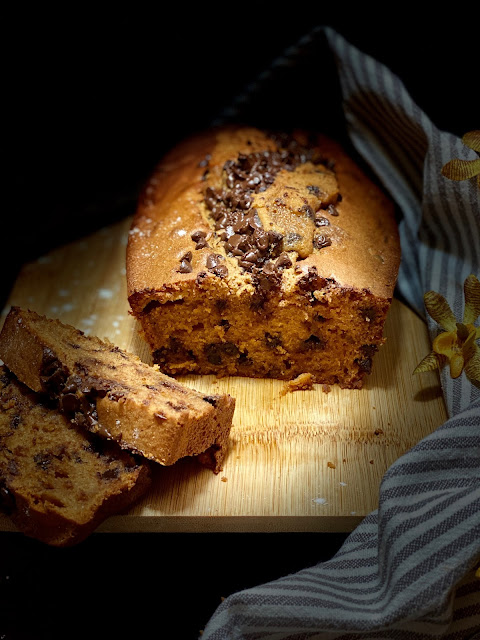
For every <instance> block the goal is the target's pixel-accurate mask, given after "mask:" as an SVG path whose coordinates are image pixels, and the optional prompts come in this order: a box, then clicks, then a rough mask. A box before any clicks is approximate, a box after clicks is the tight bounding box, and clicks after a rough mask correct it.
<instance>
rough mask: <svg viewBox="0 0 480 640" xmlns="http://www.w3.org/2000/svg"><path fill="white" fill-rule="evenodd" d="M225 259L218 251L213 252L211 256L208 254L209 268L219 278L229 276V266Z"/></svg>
mask: <svg viewBox="0 0 480 640" xmlns="http://www.w3.org/2000/svg"><path fill="white" fill-rule="evenodd" d="M222 261H223V262H222ZM224 261H225V258H224V257H223V256H222V255H220V254H218V253H211V254H210V255H209V256H207V260H206V265H207V269H208V270H209V271H211V272H212V273H214V274H215V275H216V276H218V277H219V278H225V277H226V276H228V268H227V265H226V264H224Z"/></svg>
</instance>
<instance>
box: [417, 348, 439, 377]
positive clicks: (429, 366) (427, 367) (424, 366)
mask: <svg viewBox="0 0 480 640" xmlns="http://www.w3.org/2000/svg"><path fill="white" fill-rule="evenodd" d="M441 359H442V356H438V355H437V354H436V353H435V352H434V351H430V353H429V354H428V356H425V358H424V359H423V360H422V361H421V362H420V363H419V364H418V365H417V366H416V368H415V370H414V372H413V374H414V375H415V374H416V373H424V372H425V371H434V370H435V369H439V368H440V365H441V364H442V362H441Z"/></svg>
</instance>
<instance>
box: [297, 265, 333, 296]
mask: <svg viewBox="0 0 480 640" xmlns="http://www.w3.org/2000/svg"><path fill="white" fill-rule="evenodd" d="M326 284H327V281H326V280H325V278H322V277H321V276H319V275H318V271H317V267H309V268H308V271H307V273H306V274H305V275H303V276H302V277H301V278H300V280H299V281H298V288H299V289H301V290H302V291H316V290H318V289H321V288H322V287H324V286H325V285H326Z"/></svg>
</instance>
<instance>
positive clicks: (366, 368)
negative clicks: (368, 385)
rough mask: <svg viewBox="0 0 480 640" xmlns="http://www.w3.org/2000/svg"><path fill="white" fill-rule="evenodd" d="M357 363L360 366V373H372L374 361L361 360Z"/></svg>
mask: <svg viewBox="0 0 480 640" xmlns="http://www.w3.org/2000/svg"><path fill="white" fill-rule="evenodd" d="M355 362H356V363H357V364H358V368H359V370H360V371H363V372H365V373H371V372H372V359H371V358H360V359H356V360H355Z"/></svg>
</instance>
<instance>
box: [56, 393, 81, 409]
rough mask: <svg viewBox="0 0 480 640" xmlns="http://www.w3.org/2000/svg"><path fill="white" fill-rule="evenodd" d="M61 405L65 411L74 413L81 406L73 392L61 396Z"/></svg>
mask: <svg viewBox="0 0 480 640" xmlns="http://www.w3.org/2000/svg"><path fill="white" fill-rule="evenodd" d="M60 405H61V410H62V411H63V412H64V413H74V412H75V411H77V410H78V407H79V402H78V398H77V396H76V395H74V394H73V393H66V394H64V395H62V396H61V398H60Z"/></svg>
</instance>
